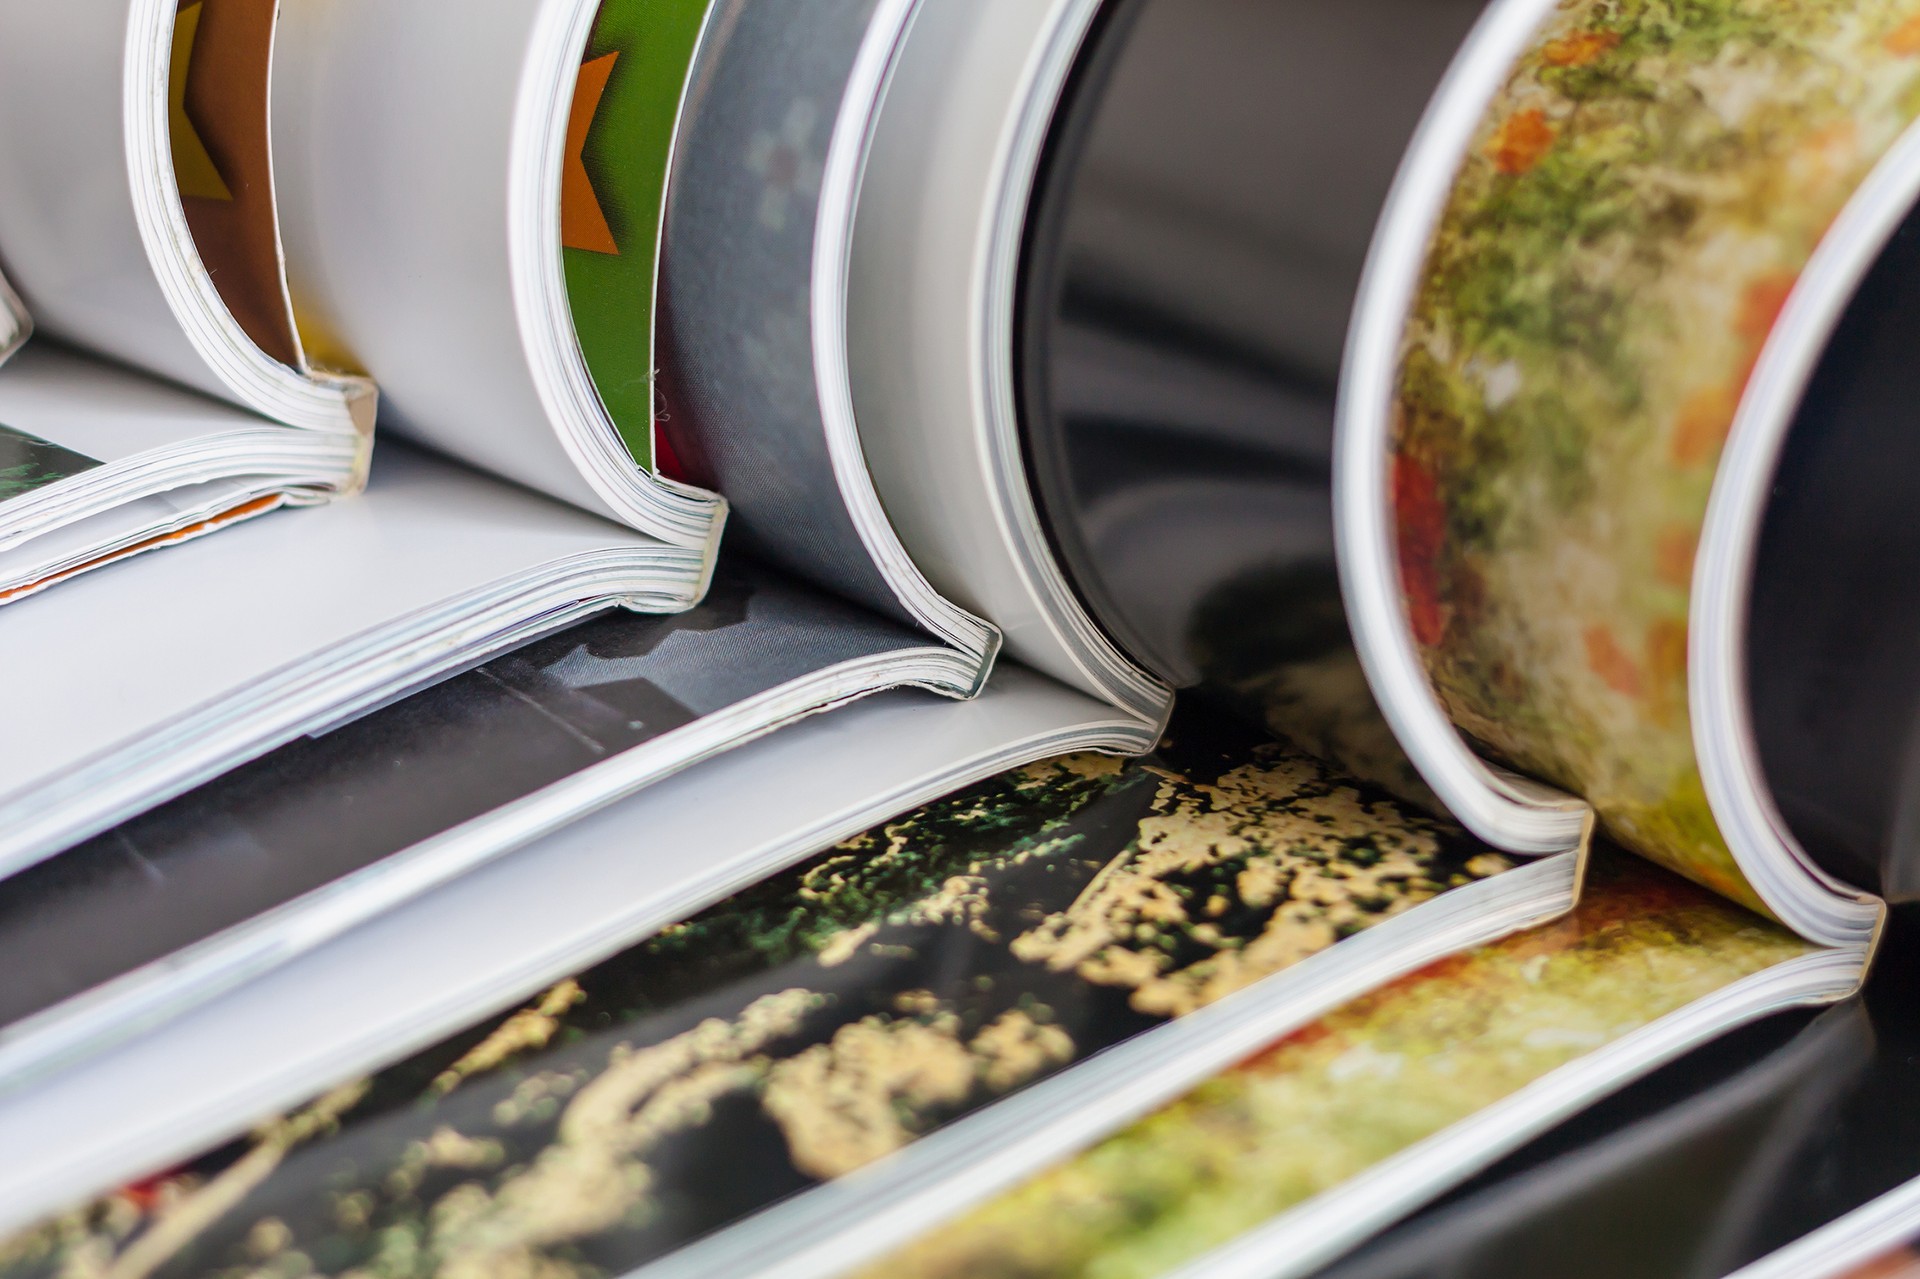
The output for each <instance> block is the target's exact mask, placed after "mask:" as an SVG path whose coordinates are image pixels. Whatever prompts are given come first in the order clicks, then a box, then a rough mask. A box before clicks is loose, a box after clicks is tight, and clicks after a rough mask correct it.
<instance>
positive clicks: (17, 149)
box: [0, 0, 375, 602]
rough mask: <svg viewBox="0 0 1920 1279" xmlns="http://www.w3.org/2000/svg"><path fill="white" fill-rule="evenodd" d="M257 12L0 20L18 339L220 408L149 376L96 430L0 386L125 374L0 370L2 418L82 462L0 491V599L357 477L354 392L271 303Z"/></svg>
mask: <svg viewBox="0 0 1920 1279" xmlns="http://www.w3.org/2000/svg"><path fill="white" fill-rule="evenodd" d="M277 12H278V11H277V7H276V6H275V5H274V4H272V3H261V2H260V0H184V2H183V0H160V2H148V0H142V2H141V3H137V4H131V5H128V4H120V5H117V6H116V5H112V4H106V5H102V4H94V3H80V4H75V5H70V6H59V7H58V9H57V10H56V11H48V12H46V13H44V14H42V15H40V18H41V19H43V20H40V21H36V22H33V23H24V22H23V23H17V24H15V26H14V27H12V28H10V29H9V39H8V41H7V49H6V51H5V53H4V54H0V59H10V60H11V61H10V62H9V63H8V68H7V75H6V81H7V83H6V86H5V88H4V89H3V90H0V120H4V122H5V125H6V131H7V133H8V136H7V138H6V139H5V140H4V141H0V173H4V174H5V175H6V176H7V181H6V183H5V185H6V186H7V187H8V194H7V195H6V196H4V197H0V257H4V259H5V261H6V262H7V269H8V272H9V275H10V276H12V277H14V278H16V279H17V280H18V281H19V283H20V286H21V288H22V290H23V291H24V292H25V293H26V294H27V295H28V297H29V299H30V303H31V307H32V310H33V312H34V315H35V316H36V318H37V320H38V322H39V327H40V329H41V330H42V331H43V332H44V333H45V334H46V335H47V337H48V338H51V339H55V340H58V341H60V342H64V343H70V344H72V345H73V346H76V347H80V348H84V349H85V350H86V351H88V352H90V353H92V354H94V355H98V356H102V357H105V360H111V361H114V362H116V363H118V364H124V365H132V366H134V367H136V368H139V369H141V370H143V371H145V372H146V373H149V374H157V375H159V376H160V377H161V378H165V379H167V380H168V381H170V382H174V383H179V384H182V385H184V386H187V387H191V388H193V389H194V390H196V391H198V392H200V393H202V394H203V395H206V396H210V397H217V398H218V399H219V400H222V401H225V402H226V404H214V403H208V404H207V405H206V406H205V412H203V413H199V414H194V413H191V412H188V413H181V412H179V411H178V405H177V403H171V404H170V403H168V401H169V400H170V399H171V400H173V401H176V402H177V400H178V399H179V397H178V396H176V395H174V394H173V388H168V387H163V386H161V385H159V384H149V389H150V392H151V401H152V402H151V403H149V404H147V405H145V406H142V407H143V408H144V411H140V410H139V409H135V411H132V412H126V413H120V414H116V415H115V418H116V420H115V421H114V422H112V423H111V424H101V423H94V422H89V421H88V420H87V416H88V415H87V414H85V413H83V412H73V413H61V412H51V413H48V412H35V410H34V408H33V407H32V406H31V405H29V406H25V407H23V406H22V405H21V404H20V398H21V397H20V396H19V395H17V394H14V393H13V392H15V391H16V389H17V388H16V387H15V386H14V385H13V383H16V382H18V381H19V380H20V379H21V378H22V377H27V379H28V380H29V381H31V382H37V383H39V384H40V387H41V388H42V389H44V388H45V386H46V384H47V383H48V382H49V381H54V382H57V384H58V385H59V387H60V389H61V390H62V391H63V392H64V393H65V394H66V395H67V396H69V397H72V398H74V399H76V400H78V399H80V398H84V397H85V396H87V395H88V394H89V392H92V391H96V390H97V389H98V388H99V386H101V385H102V384H113V383H117V384H119V385H120V387H121V388H126V387H138V386H139V385H140V384H141V383H140V380H139V379H137V378H135V377H134V376H132V375H131V373H130V372H129V371H128V370H127V369H125V368H120V367H115V365H114V364H109V363H106V362H104V360H92V359H77V358H74V356H73V355H72V353H69V352H59V353H55V354H52V355H51V356H50V357H48V358H44V359H42V358H37V357H41V356H42V355H43V353H44V352H43V347H44V342H43V343H41V344H35V349H33V350H30V351H29V352H28V353H27V358H28V360H30V361H33V362H34V364H35V367H34V370H33V373H32V375H31V376H29V375H28V372H27V369H26V367H25V365H24V364H22V363H19V362H16V363H14V364H12V365H11V366H10V367H9V375H10V376H9V378H8V379H7V381H6V382H0V400H4V401H5V403H4V406H3V407H0V422H3V423H4V426H5V427H6V428H8V429H9V430H10V431H12V432H17V433H21V434H24V435H26V436H34V437H38V438H40V439H42V440H45V441H47V442H48V444H49V445H51V446H52V447H53V448H54V449H56V450H58V451H59V452H60V454H61V455H62V456H66V455H77V456H78V457H81V458H84V459H87V460H88V461H90V462H91V463H92V465H89V466H85V467H75V466H73V465H72V464H71V463H72V457H70V456H68V457H67V462H66V464H65V465H63V466H61V467H60V468H59V469H55V470H50V469H46V468H45V467H40V468H37V469H34V470H33V471H32V472H31V473H28V472H20V473H19V482H16V483H13V484H10V485H8V486H7V488H6V491H5V492H4V494H3V495H0V602H12V601H16V600H19V599H21V598H23V597H25V596H27V595H31V594H34V593H36V592H38V591H40V590H44V589H46V588H47V587H50V586H52V585H54V584H55V583H57V582H60V581H64V580H66V579H68V578H71V577H73V576H75V575H76V574H79V573H82V572H86V571H89V570H92V569H97V568H100V567H103V566H105V565H106V564H109V563H112V562H114V561H116V560H120V559H125V558H127V557H129V556H133V555H138V554H141V553H144V552H147V551H152V550H157V549H159V548H162V547H167V546H173V545H176V544H178V543H180V542H184V541H188V540H191V539H193V538H196V537H199V536H202V535H204V534H207V533H210V532H213V531H215V530H217V529H222V528H226V527H229V526H231V525H233V524H237V523H240V522H242V521H244V520H247V519H250V518H253V517H255V516H259V515H264V514H266V513H267V512H269V511H273V510H276V509H278V508H280V507H282V506H287V505H311V504H313V503H317V502H320V501H323V500H326V499H327V498H330V497H334V496H339V495H341V494H345V493H350V492H354V491H356V490H358V489H359V488H360V487H361V486H362V485H364V483H365V481H366V475H367V466H368V461H369V446H370V436H371V431H372V429H373V417H374V396H375V392H374V389H373V387H372V384H371V383H369V382H367V381H366V380H365V379H363V378H356V377H351V376H345V375H336V374H335V373H332V372H323V371H319V370H316V369H315V368H313V367H312V366H311V365H310V364H309V363H308V361H307V359H306V356H305V354H304V352H303V351H302V349H301V344H300V341H299V338H298V336H297V335H296V333H295V331H294V325H293V317H292V311H291V307H290V303H289V300H288V293H287V282H286V270H285V265H284V263H283V261H282V258H281V252H280V227H279V216H278V207H277V204H276V200H275V192H274V183H273V157H272V154H271V152H270V149H269V145H268V114H267V103H268V77H269V73H270V69H271V61H272V47H273V40H274V33H275V27H276V23H277V21H278V18H277ZM56 69H57V70H56ZM3 291H4V288H3V287H0V292H3ZM7 296H8V297H11V294H10V293H8V294H7ZM22 314H23V315H24V312H23V313H22ZM19 336H20V337H22V338H24V336H25V331H24V329H22V330H21V331H20V334H19ZM55 367H58V368H59V370H60V371H59V372H58V373H57V374H56V373H54V372H53V369H54V368H55ZM28 398H32V397H31V395H29V396H28ZM136 398H137V397H136ZM227 404H231V405H234V406H237V407H240V408H242V409H244V410H246V413H247V416H246V417H244V418H242V419H240V420H239V421H237V422H236V421H235V420H234V416H233V415H232V414H228V413H225V412H223V410H224V409H225V408H226V407H227ZM40 456H41V458H42V459H46V458H49V457H52V456H53V454H52V453H49V452H47V451H46V450H41V451H40Z"/></svg>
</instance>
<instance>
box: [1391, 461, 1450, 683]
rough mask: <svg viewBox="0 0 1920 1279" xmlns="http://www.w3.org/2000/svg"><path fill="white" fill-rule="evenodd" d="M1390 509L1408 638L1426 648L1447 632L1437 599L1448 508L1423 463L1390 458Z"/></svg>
mask: <svg viewBox="0 0 1920 1279" xmlns="http://www.w3.org/2000/svg"><path fill="white" fill-rule="evenodd" d="M1393 510H1394V516H1395V521H1394V523H1395V527H1396V529H1397V531H1398V534H1399V550H1400V589H1401V591H1402V592H1403V593H1404V594H1405V595H1406V600H1407V617H1408V620H1409V621H1410V622H1411V623H1412V626H1413V638H1414V641H1415V642H1416V643H1418V644H1421V645H1423V646H1425V647H1429V648H1431V647H1432V646H1433V645H1435V644H1438V643H1439V642H1440V640H1441V638H1442V637H1443V636H1444V635H1445V634H1446V621H1445V614H1444V612H1443V611H1442V608H1441V601H1440V547H1441V545H1442V543H1443V541H1444V539H1445V537H1446V528H1447V508H1446V504H1445V503H1443V502H1442V501H1441V500H1440V486H1439V485H1438V484H1437V483H1435V481H1434V478H1433V475H1432V473H1431V472H1430V471H1428V470H1427V468H1425V467H1424V466H1421V465H1420V464H1419V463H1418V462H1415V461H1413V460H1412V459H1411V458H1407V457H1395V458H1394V459H1393Z"/></svg>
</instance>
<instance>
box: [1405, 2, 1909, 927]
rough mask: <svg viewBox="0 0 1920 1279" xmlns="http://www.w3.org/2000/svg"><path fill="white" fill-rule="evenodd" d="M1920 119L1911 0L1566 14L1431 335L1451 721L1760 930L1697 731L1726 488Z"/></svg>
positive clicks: (1463, 234)
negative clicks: (1706, 585) (1583, 801)
mask: <svg viewBox="0 0 1920 1279" xmlns="http://www.w3.org/2000/svg"><path fill="white" fill-rule="evenodd" d="M1917 112H1920V5H1916V4H1915V3H1913V0H1864V2H1860V3H1856V2H1854V0H1846V2H1845V3H1842V2H1841V0H1802V2H1800V3H1794V4H1778V3H1773V2H1772V0H1571V2H1569V3H1563V4H1561V5H1560V6H1559V8H1558V10H1557V11H1556V12H1555V13H1554V15H1553V17H1552V18H1551V20H1550V21H1549V22H1548V23H1547V24H1546V26H1545V27H1544V28H1543V29H1542V31H1541V32H1540V33H1539V34H1538V37H1537V39H1536V41H1535V43H1534V45H1533V47H1532V48H1531V50H1530V52H1528V53H1527V54H1526V56H1525V57H1524V58H1523V59H1522V60H1521V62H1520V64H1519V65H1518V66H1517V67H1516V68H1515V70H1514V71H1513V73H1512V75H1511V77H1510V79H1509V80H1508V81H1507V83H1506V85H1505V87H1504V89H1503V90H1502V91H1501V92H1500V93H1499V94H1498V96H1497V97H1496V99H1495V101H1494V103H1493V104H1492V106H1491V107H1490V109H1489V111H1488V113H1487V115H1486V116H1485V118H1484V119H1483V121H1482V123H1481V127H1480V132H1479V136H1478V137H1477V139H1476V141H1475V143H1474V146H1473V149H1472V151H1471V153H1470V154H1469V155H1468V156H1467V157H1466V159H1465V161H1464V165H1463V168H1462V169H1461V171H1460V173H1459V175H1458V178H1457V180H1456V183H1455V186H1454V188H1453V192H1452V195H1451V197H1450V200H1449V203H1448V205H1447V207H1446V209H1445V212H1444V216H1443V218H1442V221H1441V223H1440V225H1439V228H1438V230H1437V232H1436V235H1435V237H1434V239H1433V241H1432V244H1431V246H1430V249H1429V254H1428V258H1427V261H1426V266H1425V272H1424V276H1423V278H1422V282H1421V286H1420V290H1419V293H1418V296H1417V300H1416V302H1415V304H1414V311H1413V314H1412V316H1411V317H1410V321H1409V327H1408V330H1407V334H1406V339H1405V346H1404V351H1403V363H1402V367H1401V372H1400V383H1399V388H1398V401H1397V407H1396V421H1395V427H1394V429H1395V434H1396V439H1395V445H1394V447H1395V455H1394V469H1393V477H1392V496H1393V501H1394V505H1395V511H1396V518H1397V528H1398V541H1399V561H1400V570H1401V579H1402V589H1403V590H1404V593H1405V602H1406V606H1407V610H1408V614H1409V619H1410V622H1411V629H1412V632H1413V636H1414V639H1415V642H1416V643H1417V644H1418V645H1419V646H1420V649H1421V651H1422V655H1423V657H1424V659H1425V661H1426V664H1427V668H1428V671H1429V673H1430V675H1431V677H1432V680H1433V683H1434V685H1435V687H1436V689H1437V691H1438V692H1439V695H1440V697H1441V700H1442V702H1443V703H1444V705H1445V706H1446V709H1447V711H1448V712H1449V714H1450V715H1451V716H1452V717H1453V719H1454V721H1455V722H1456V723H1457V724H1458V725H1460V726H1461V728H1462V729H1464V730H1465V731H1466V732H1467V733H1468V734H1469V735H1470V736H1471V737H1473V738H1475V739H1477V741H1478V742H1479V743H1480V744H1481V745H1482V746H1483V747H1484V748H1485V749H1487V750H1488V751H1490V752H1491V753H1492V754H1493V755H1495V756H1496V757H1498V758H1499V759H1501V760H1502V761H1504V762H1506V763H1509V764H1512V765H1514V766H1516V767H1518V768H1520V769H1522V770H1524V771H1526V772H1529V773H1532V774H1535V775H1537V776H1539V777H1541V778H1544V779H1546V780H1549V781H1552V782H1554V783H1555V784H1557V785H1560V786H1562V787H1565V788H1567V789H1569V790H1572V791H1575V792H1577V793H1579V794H1580V795H1582V796H1584V797H1586V798H1587V799H1588V800H1589V801H1590V802H1591V803H1592V804H1593V805H1594V806H1595V808H1596V809H1597V810H1598V811H1599V813H1600V815H1601V819H1602V821H1603V823H1604V824H1605V826H1606V828H1607V829H1608V830H1609V831H1610V832H1611V833H1612V834H1613V835H1614V836H1615V837H1616V838H1618V839H1619V840H1620V841H1621V842H1622V843H1624V844H1626V845H1627V846H1628V847H1630V848H1632V849H1634V850H1635V851H1637V852H1640V853H1642V854H1644V855H1646V856H1649V857H1651V858H1653V859H1655V860H1657V861H1659V862H1661V863H1663V864H1664V865H1666V866H1669V867H1671V868H1673V869H1675V870H1677V871H1679V872H1680V873H1682V874H1684V875H1687V876H1688V877H1690V878H1692V879H1694V880H1696V881H1697V882H1699V883H1701V884H1704V885H1706V886H1707V887H1710V888H1712V889H1714V890H1715V891H1717V892H1721V893H1724V894H1727V895H1728V896H1731V897H1734V898H1736V899H1737V900H1739V901H1742V902H1745V903H1746V904H1748V905H1751V906H1755V907H1756V908H1758V907H1759V902H1758V899H1757V898H1756V896H1755V895H1754V893H1753V892H1752V890H1751V889H1750V888H1749V887H1748V886H1747V884H1746V882H1745V880H1744V879H1743V878H1742V877H1741V875H1740V872H1739V871H1738V870H1737V869H1736V868H1735V866H1734V863H1733V860H1732V857H1731V855H1730V854H1729V852H1728V850H1727V848H1726V845H1725V843H1724V842H1723V840H1722V839H1721V836H1720V834H1719V832H1718V830H1717V829H1716V827H1715V824H1714V821H1713V817H1712V815H1711V813H1710V812H1709V810H1708V806H1707V801H1706V798H1705V793H1704V790H1703V788H1702V784H1701V781H1700V777H1699V773H1698V770H1697V767H1696V765H1695V762H1694V756H1693V746H1692V737H1691V733H1690V725H1689V718H1688V701H1687V698H1688V692H1687V671H1686V663H1687V621H1688V609H1689V594H1690V586H1691V580H1692V570H1693V560H1694V554H1695V548H1696V545H1697V542H1698V540H1699V536H1700V531H1701V528H1702V524H1703V521H1704V518H1705V513H1706V507H1707V498H1708V494H1709V490H1710V488H1711V486H1712V483H1713V479H1714V471H1715V465H1716V462H1717V461H1718V458H1719V455H1720V452H1721V447H1722V444H1723V443H1724V441H1725V439H1726V435H1727V432H1728V429H1729V427H1730V426H1731V424H1732V421H1733V417H1734V411H1735V408H1736V406H1737V405H1738V403H1739V401H1740V398H1741V395H1742V392H1743V390H1744V389H1745V387H1746V385H1747V381H1748V378H1749V375H1750V374H1751V372H1752V370H1753V367H1754V364H1755V361H1756V359H1757V358H1758V355H1759V352H1760V349H1761V347H1762V345H1763V343H1764V342H1765V341H1766V339H1767V337H1768V334H1769V333H1770V332H1771V331H1772V328H1773V325H1774V323H1775V320H1776V317H1777V316H1778V314H1779V312H1780V309H1781V307H1782V305H1783V303H1784V302H1785V300H1786V297H1787V295H1788V293H1789V291H1790V290H1791V289H1792V288H1793V286H1794V283H1795V281H1796V280H1797V279H1798V278H1799V275H1800V273H1801V272H1802V270H1803V269H1804V268H1805V266H1806V264H1807V262H1808V259H1809V257H1810V255H1811V254H1812V252H1813V250H1814V248H1815V246H1816V245H1817V244H1818V243H1819V241H1820V239H1821V237H1822V235H1823V234H1824V232H1825V230H1826V228H1827V226H1828V225H1829V223H1830V222H1831V221H1832V220H1833V218H1834V217H1835V215H1836V214H1838V213H1839V211H1840V210H1841V208H1842V207H1843V206H1844V205H1845V204H1846V202H1847V200H1848V198H1849V196H1850V195H1851V194H1852V193H1853V192H1854V191H1855V190H1856V189H1857V188H1858V187H1859V185H1860V184H1861V182H1862V180H1863V178H1864V177H1865V176H1866V174H1867V173H1868V171H1869V170H1870V169H1871V168H1872V167H1873V165H1874V164H1875V162H1876V161H1877V160H1878V159H1879V158H1880V157H1882V156H1883V155H1884V154H1885V153H1886V152H1887V150H1888V149H1889V148H1890V147H1891V146H1892V144H1893V143H1894V142H1895V140H1896V139H1897V138H1898V137H1899V136H1900V134H1901V133H1902V131H1903V130H1905V129H1906V127H1907V125H1908V124H1909V122H1911V121H1912V120H1913V118H1914V116H1915V114H1916V113H1917Z"/></svg>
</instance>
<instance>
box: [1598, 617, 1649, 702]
mask: <svg viewBox="0 0 1920 1279" xmlns="http://www.w3.org/2000/svg"><path fill="white" fill-rule="evenodd" d="M1582 638H1583V639H1584V640H1585V642H1586V646H1587V668H1588V669H1589V670H1591V671H1592V672H1593V673H1594V674H1595V675H1598V676H1599V677H1600V681H1601V682H1602V683H1604V684H1605V685H1606V686H1607V687H1608V688H1610V689H1612V690H1613V691H1614V692H1616V693H1619V694H1621V695H1622V696H1624V697H1635V698H1637V697H1642V696H1644V695H1645V694H1646V691H1647V686H1646V681H1644V680H1643V679H1641V677H1640V668H1639V666H1637V665H1635V663H1634V660H1633V658H1631V657H1629V656H1628V655H1627V650H1626V649H1624V648H1622V647H1620V641H1619V640H1617V639H1615V638H1614V635H1613V629H1612V628H1611V627H1608V626H1604V625H1601V626H1589V627H1588V628H1587V630H1586V634H1585V635H1584V636H1582Z"/></svg>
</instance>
